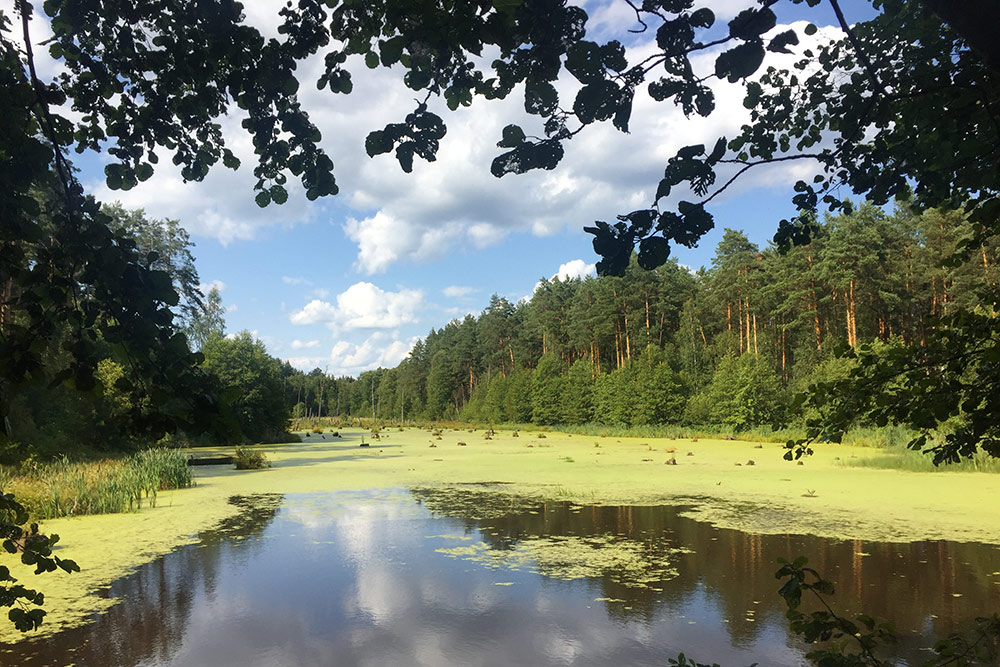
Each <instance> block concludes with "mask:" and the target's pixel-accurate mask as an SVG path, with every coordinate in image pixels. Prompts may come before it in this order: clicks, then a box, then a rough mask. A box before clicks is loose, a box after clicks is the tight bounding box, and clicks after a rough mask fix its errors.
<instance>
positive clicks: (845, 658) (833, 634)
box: [774, 556, 1000, 667]
mask: <svg viewBox="0 0 1000 667" xmlns="http://www.w3.org/2000/svg"><path fill="white" fill-rule="evenodd" d="M778 562H779V563H780V564H781V567H780V568H778V571H777V572H776V573H775V575H774V576H775V578H777V579H782V578H784V579H785V581H784V582H783V583H782V585H781V588H780V589H779V590H778V594H779V595H781V597H783V598H784V599H785V603H786V604H787V605H788V611H787V612H786V614H785V616H786V618H787V619H788V622H789V626H790V628H791V630H792V632H794V633H795V634H797V635H800V636H801V637H802V639H803V640H804V641H805V642H806V643H807V644H810V645H814V646H816V648H813V649H812V650H811V651H809V652H808V653H807V654H806V658H807V659H808V660H809V661H810V662H811V663H812V664H814V665H817V667H891V666H892V665H895V664H896V663H895V662H893V661H891V660H885V659H882V658H881V657H879V653H880V649H884V648H885V647H886V646H889V645H892V644H894V643H895V642H896V636H895V634H894V627H893V624H892V623H891V622H887V621H879V620H877V619H875V618H872V617H871V616H867V615H865V614H859V615H858V616H857V617H856V618H855V620H854V621H852V620H850V619H847V618H845V617H843V616H840V615H839V614H837V613H836V612H835V611H834V609H833V607H832V606H831V605H830V602H829V600H828V598H829V597H831V596H832V595H833V594H834V585H833V583H832V582H830V581H827V580H825V579H823V577H822V576H821V575H820V574H819V573H818V572H817V571H816V570H814V569H812V568H811V567H807V563H808V560H807V559H806V558H805V557H804V556H799V557H798V558H795V559H794V560H792V561H787V560H785V559H783V558H779V559H778ZM803 595H807V596H808V597H809V599H811V600H812V601H813V602H816V603H818V609H816V610H815V611H812V612H810V613H806V612H804V611H802V610H801V608H800V607H801V606H802V602H803V600H802V597H803ZM998 647H1000V615H997V614H994V615H992V616H990V617H983V618H977V619H976V628H975V629H974V630H972V631H971V632H969V633H967V634H963V633H953V634H951V635H949V636H948V637H947V638H946V639H942V640H939V641H938V642H936V643H935V645H934V647H933V648H932V649H931V652H932V653H933V654H934V657H932V658H930V659H929V660H928V661H927V662H926V663H924V667H944V665H956V666H963V667H965V666H970V665H990V664H995V661H996V659H997V657H998V656H1000V652H998Z"/></svg>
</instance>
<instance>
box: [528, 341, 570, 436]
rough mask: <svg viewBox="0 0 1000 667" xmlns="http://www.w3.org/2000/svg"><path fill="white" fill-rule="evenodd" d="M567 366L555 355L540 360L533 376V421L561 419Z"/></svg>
mask: <svg viewBox="0 0 1000 667" xmlns="http://www.w3.org/2000/svg"><path fill="white" fill-rule="evenodd" d="M564 370H565V367H564V366H563V364H562V363H561V362H560V361H559V359H557V358H556V357H555V355H551V354H549V355H544V356H543V357H542V358H541V359H539V360H538V365H537V366H536V367H535V372H534V377H533V378H532V389H531V421H532V422H533V423H535V424H542V425H545V424H556V423H558V422H559V421H561V418H562V411H561V409H560V405H561V402H562V393H563V387H564V386H565V381H564V377H563V372H564Z"/></svg>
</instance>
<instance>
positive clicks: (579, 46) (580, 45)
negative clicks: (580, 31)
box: [566, 41, 604, 83]
mask: <svg viewBox="0 0 1000 667" xmlns="http://www.w3.org/2000/svg"><path fill="white" fill-rule="evenodd" d="M566 69H567V70H569V73H570V74H572V75H573V76H575V77H576V79H577V80H578V81H579V82H580V83H596V82H598V81H602V80H603V79H604V65H603V62H602V59H601V47H599V46H598V45H597V44H596V43H594V42H587V41H579V42H576V43H575V44H573V45H572V46H570V47H569V49H568V50H567V51H566Z"/></svg>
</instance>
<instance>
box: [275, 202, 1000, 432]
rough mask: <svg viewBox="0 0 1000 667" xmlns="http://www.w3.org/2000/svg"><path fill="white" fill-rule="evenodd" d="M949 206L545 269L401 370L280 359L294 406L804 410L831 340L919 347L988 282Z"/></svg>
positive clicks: (706, 419) (628, 419) (655, 416)
mask: <svg viewBox="0 0 1000 667" xmlns="http://www.w3.org/2000/svg"><path fill="white" fill-rule="evenodd" d="M970 236H971V229H970V226H969V225H968V224H967V223H966V222H965V221H964V220H963V219H962V218H961V215H960V214H959V213H956V212H948V211H942V210H931V211H927V212H924V213H922V214H917V213H913V212H911V211H910V210H908V209H907V208H906V207H902V206H901V207H898V208H897V209H896V211H895V212H893V213H891V214H890V213H886V212H885V211H883V210H882V209H880V208H877V207H874V206H867V205H865V206H861V207H859V208H857V209H855V210H854V211H853V212H851V213H849V214H842V215H838V216H830V217H827V218H826V219H825V220H824V221H821V222H819V223H817V232H816V233H815V234H814V236H813V239H812V241H811V242H810V243H809V244H808V245H803V246H797V247H793V248H791V249H790V250H788V251H787V252H786V253H780V252H778V251H777V249H776V248H774V247H767V248H759V247H757V246H756V245H754V244H753V243H751V242H750V241H749V240H748V239H747V237H746V236H745V235H744V234H743V233H741V232H738V231H734V230H731V229H727V230H726V231H725V233H724V236H723V238H722V240H721V242H720V243H719V245H718V247H717V248H716V251H715V255H714V257H713V258H712V262H711V266H709V267H703V268H701V269H699V270H697V271H691V270H689V269H688V268H687V267H684V266H681V265H679V264H678V263H677V262H676V261H670V262H667V263H666V264H665V265H664V266H662V267H660V268H658V269H656V270H654V271H645V270H643V269H641V268H639V267H638V265H637V263H636V260H635V257H633V259H632V262H631V265H630V266H629V268H628V270H627V271H626V273H625V275H624V276H623V277H601V278H592V277H587V278H583V279H569V280H559V279H558V278H556V279H553V280H542V281H541V282H540V284H539V285H538V286H537V288H536V290H535V292H534V294H533V296H532V297H531V299H530V300H527V301H521V302H518V303H512V302H511V301H510V300H508V299H507V298H505V297H502V296H498V295H493V297H492V298H491V299H490V303H489V305H488V306H487V307H486V309H485V310H483V311H482V312H481V313H480V314H479V315H478V316H472V315H468V316H466V317H465V318H464V319H456V320H453V321H451V322H449V323H448V324H447V325H445V326H444V327H442V328H440V329H433V330H431V332H430V333H429V334H428V335H427V337H426V338H424V339H423V340H421V341H419V342H418V343H417V344H416V345H415V346H414V348H413V350H412V351H411V352H410V354H409V356H408V357H407V358H406V359H405V360H403V362H402V363H400V364H399V365H398V366H397V367H395V368H391V369H382V368H380V369H378V370H374V371H368V372H365V373H362V374H361V375H360V376H359V377H358V378H356V379H354V378H337V379H331V378H326V377H325V376H324V375H323V373H322V371H320V370H318V369H317V370H314V371H312V372H311V373H308V374H303V373H299V372H296V371H293V370H291V369H287V368H286V383H287V386H286V392H287V395H288V399H287V400H288V402H289V403H290V404H291V405H292V406H293V414H294V415H295V416H297V417H309V416H320V415H352V416H359V417H378V418H379V419H399V418H401V417H402V418H406V419H411V418H422V419H459V420H470V421H479V422H491V423H501V422H512V423H529V422H531V423H534V424H539V425H545V424H581V423H586V422H597V423H601V424H608V425H619V426H641V425H648V424H697V425H707V424H715V425H720V426H725V427H727V428H730V429H733V430H740V429H745V428H751V427H757V426H762V425H768V424H774V423H791V424H795V423H796V422H801V420H802V419H803V418H804V416H805V415H803V414H802V412H801V410H800V409H799V408H798V407H797V406H796V404H795V403H794V401H793V397H794V396H795V395H796V394H798V393H800V392H801V391H803V390H805V389H806V388H807V387H808V386H809V385H810V384H812V383H816V382H822V381H827V380H833V379H839V378H842V377H844V376H845V375H846V374H847V372H848V370H849V368H850V363H851V362H850V361H849V360H846V359H842V358H839V357H838V356H837V355H835V349H836V348H837V346H838V345H848V346H852V347H857V346H860V345H865V344H868V343H872V344H875V345H876V346H878V345H885V346H889V345H920V344H921V341H922V340H923V338H924V336H925V335H926V334H927V332H928V330H929V328H930V327H932V326H933V322H934V318H935V317H938V316H940V315H943V314H945V313H947V312H949V310H950V309H953V308H955V307H959V306H963V307H967V308H974V307H975V306H976V304H977V303H978V301H977V295H976V292H977V290H978V289H980V288H981V287H983V286H986V285H995V284H996V283H997V281H998V280H1000V270H998V267H997V260H998V243H997V240H996V239H991V240H989V241H988V242H987V243H986V244H984V245H982V246H977V247H975V248H974V249H972V250H971V251H969V252H967V253H966V256H965V258H964V260H963V261H961V262H957V263H956V262H952V263H951V265H947V266H946V265H944V264H943V262H944V260H946V259H947V258H950V257H952V256H953V255H954V254H955V251H956V249H957V248H958V246H959V244H960V243H961V242H962V241H963V240H964V239H966V238H968V237H970Z"/></svg>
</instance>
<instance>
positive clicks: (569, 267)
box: [518, 259, 597, 301]
mask: <svg viewBox="0 0 1000 667" xmlns="http://www.w3.org/2000/svg"><path fill="white" fill-rule="evenodd" d="M596 270H597V265H596V264H588V263H587V262H585V261H584V260H582V259H571V260H570V261H568V262H564V263H562V264H560V265H559V268H558V269H557V270H556V272H555V273H553V274H552V275H551V276H549V280H556V279H558V280H563V281H566V280H572V279H573V278H584V277H586V276H592V275H594V271H596ZM541 284H542V282H541V281H538V282H537V283H535V286H534V287H532V288H531V292H529V293H528V294H525V295H524V296H522V297H521V298H520V299H518V301H531V297H533V296H534V295H535V291H536V290H537V289H538V288H539V286H540V285H541Z"/></svg>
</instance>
